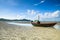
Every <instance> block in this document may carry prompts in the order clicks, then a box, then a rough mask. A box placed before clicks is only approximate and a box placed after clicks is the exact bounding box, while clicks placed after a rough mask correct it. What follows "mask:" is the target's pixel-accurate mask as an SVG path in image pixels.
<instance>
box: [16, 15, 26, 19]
mask: <svg viewBox="0 0 60 40" xmlns="http://www.w3.org/2000/svg"><path fill="white" fill-rule="evenodd" d="M16 19H25V15H17V16H16Z"/></svg>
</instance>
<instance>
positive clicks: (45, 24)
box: [32, 22, 56, 27]
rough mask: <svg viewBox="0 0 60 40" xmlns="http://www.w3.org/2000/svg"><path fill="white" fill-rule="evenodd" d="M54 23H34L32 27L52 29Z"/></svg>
mask: <svg viewBox="0 0 60 40" xmlns="http://www.w3.org/2000/svg"><path fill="white" fill-rule="evenodd" d="M55 24H56V23H40V24H37V23H34V22H32V25H33V26H42V27H52V26H54V25H55Z"/></svg>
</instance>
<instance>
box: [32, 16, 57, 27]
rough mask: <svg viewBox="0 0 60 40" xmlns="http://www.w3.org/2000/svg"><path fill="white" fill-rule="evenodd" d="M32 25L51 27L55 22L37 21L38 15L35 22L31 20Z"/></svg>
mask: <svg viewBox="0 0 60 40" xmlns="http://www.w3.org/2000/svg"><path fill="white" fill-rule="evenodd" d="M31 24H32V25H33V26H40V27H53V26H54V25H55V24H56V22H40V21H39V16H38V21H37V22H31Z"/></svg>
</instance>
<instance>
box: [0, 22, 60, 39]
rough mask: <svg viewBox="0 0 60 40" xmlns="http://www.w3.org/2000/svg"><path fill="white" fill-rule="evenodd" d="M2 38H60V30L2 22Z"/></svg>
mask: <svg viewBox="0 0 60 40" xmlns="http://www.w3.org/2000/svg"><path fill="white" fill-rule="evenodd" d="M0 40H60V30H56V29H54V28H51V27H23V26H17V25H12V24H7V23H6V22H0Z"/></svg>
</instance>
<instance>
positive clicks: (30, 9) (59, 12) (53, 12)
mask: <svg viewBox="0 0 60 40" xmlns="http://www.w3.org/2000/svg"><path fill="white" fill-rule="evenodd" d="M38 15H39V16H40V19H39V20H40V21H60V0H0V18H5V19H30V20H37V19H38Z"/></svg>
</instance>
